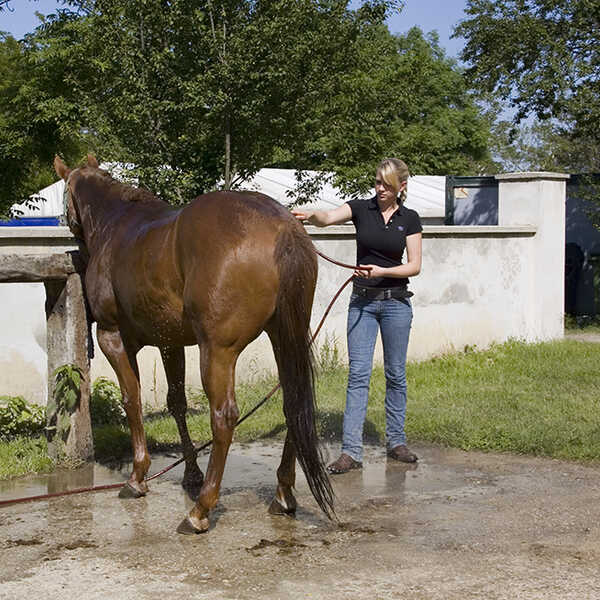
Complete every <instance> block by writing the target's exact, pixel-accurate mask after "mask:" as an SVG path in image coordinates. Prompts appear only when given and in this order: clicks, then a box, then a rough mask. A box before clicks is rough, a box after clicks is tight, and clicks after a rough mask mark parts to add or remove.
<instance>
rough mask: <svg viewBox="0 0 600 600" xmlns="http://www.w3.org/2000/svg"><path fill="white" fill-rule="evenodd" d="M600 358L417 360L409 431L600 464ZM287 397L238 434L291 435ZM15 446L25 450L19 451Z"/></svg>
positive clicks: (1, 467) (205, 424) (374, 429)
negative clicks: (284, 405)
mask: <svg viewBox="0 0 600 600" xmlns="http://www.w3.org/2000/svg"><path fill="white" fill-rule="evenodd" d="M599 364H600V344H597V343H588V342H578V341H574V340H568V339H566V340H561V341H556V342H548V343H540V344H523V343H520V342H508V343H506V344H501V345H495V346H493V347H492V348H490V349H489V350H486V351H482V352H478V351H473V350H472V349H469V351H467V352H465V353H460V354H452V355H447V356H442V357H438V358H433V359H430V360H427V361H424V362H420V363H409V365H408V368H407V377H408V391H409V403H408V410H407V418H406V431H407V435H408V438H409V440H410V441H411V442H429V443H434V444H440V445H443V446H451V447H456V448H462V449H464V450H483V451H495V452H496V451H497V452H513V453H519V454H532V455H540V456H548V457H554V458H562V459H569V460H579V461H598V460H600V408H599V399H600V376H599V374H598V365H599ZM326 366H327V369H325V370H321V372H320V373H319V377H318V379H317V398H318V405H319V424H318V427H319V433H320V436H321V437H322V438H323V439H326V440H339V439H340V434H341V427H342V415H343V410H344V402H345V387H346V377H347V370H346V369H345V368H344V367H342V366H339V365H337V366H336V361H331V360H328V361H327V362H326ZM275 383H276V381H275V380H269V381H262V382H259V383H257V384H254V385H242V386H239V387H238V389H237V397H238V405H239V407H240V413H241V414H244V413H245V412H246V411H247V410H249V409H250V408H252V407H253V406H254V405H255V404H256V403H257V402H259V401H260V399H261V398H263V397H264V395H266V393H267V392H268V391H269V390H270V389H271V388H272V387H273V386H274V385H275ZM384 390H385V378H384V375H383V370H382V369H381V368H380V367H377V368H375V370H374V372H373V377H372V381H371V396H370V401H369V408H368V411H367V420H366V423H365V438H366V440H367V441H370V442H376V443H383V439H384V431H385V411H384V406H383V395H384ZM188 396H189V397H190V407H191V411H190V412H191V415H190V416H189V417H188V424H189V428H190V431H191V434H192V437H193V439H195V440H197V441H200V442H203V441H205V440H207V439H209V437H210V426H209V418H208V411H207V407H206V400H205V398H204V397H203V394H201V393H200V394H198V393H196V394H191V395H190V394H188ZM281 402H282V401H281V392H278V393H277V394H276V395H275V396H274V397H273V398H271V400H269V401H268V402H267V404H266V405H265V406H264V407H262V408H261V409H260V410H259V411H258V412H257V413H256V414H255V415H254V416H252V417H251V418H250V419H248V420H247V421H246V422H245V423H243V424H242V425H241V426H240V427H239V428H238V429H237V430H236V433H235V440H236V441H238V442H247V441H252V440H256V439H265V438H271V439H272V438H280V439H282V438H283V436H284V435H285V424H284V419H283V413H282V410H281ZM145 428H146V434H147V438H148V445H149V448H150V449H151V451H158V450H165V449H172V448H176V447H178V443H179V435H178V432H177V428H176V426H175V423H174V421H173V419H172V418H171V417H170V416H168V414H167V413H154V414H148V415H147V417H146V423H145ZM94 441H95V448H96V456H97V458H98V459H99V460H101V461H112V460H119V459H122V458H123V457H126V456H128V455H130V452H131V450H130V441H129V433H128V430H127V428H126V427H119V426H103V427H96V428H95V429H94ZM13 444H14V445H15V448H20V449H15V450H10V447H12V445H13ZM19 444H22V446H19ZM26 444H30V445H31V448H32V453H33V455H34V456H36V457H38V458H36V459H35V460H34V459H33V458H32V459H29V458H27V459H26V460H27V463H26V465H25V466H23V467H18V469H19V470H18V471H15V472H9V471H10V469H11V468H17V467H16V464H17V463H18V462H19V461H18V460H17V459H15V458H14V456H16V455H17V454H18V455H19V456H21V457H25V456H26V454H27V450H26V448H27V445H26ZM43 452H44V444H43V443H41V442H36V441H35V440H33V441H29V442H25V441H23V440H18V441H15V442H11V443H10V444H0V477H7V476H11V475H18V474H22V473H24V472H31V471H40V470H46V469H47V468H48V466H47V463H45V462H44V461H43ZM11 453H12V454H11ZM13 455H14V456H13ZM11 457H12V458H11ZM5 463H6V464H5ZM7 465H8V466H7ZM11 465H13V467H11Z"/></svg>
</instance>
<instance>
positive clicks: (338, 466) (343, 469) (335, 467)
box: [327, 453, 362, 475]
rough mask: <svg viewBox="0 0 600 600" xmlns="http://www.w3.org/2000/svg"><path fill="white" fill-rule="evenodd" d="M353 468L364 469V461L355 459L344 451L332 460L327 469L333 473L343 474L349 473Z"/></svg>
mask: <svg viewBox="0 0 600 600" xmlns="http://www.w3.org/2000/svg"><path fill="white" fill-rule="evenodd" d="M352 469H362V463H361V462H358V461H357V460H354V459H353V458H352V457H351V456H349V455H348V454H345V453H342V455H341V456H340V457H339V458H338V459H337V460H336V461H335V462H332V463H331V464H330V465H329V466H328V467H327V470H328V471H329V472H330V473H331V474H332V475H341V474H342V473H347V472H348V471H351V470H352Z"/></svg>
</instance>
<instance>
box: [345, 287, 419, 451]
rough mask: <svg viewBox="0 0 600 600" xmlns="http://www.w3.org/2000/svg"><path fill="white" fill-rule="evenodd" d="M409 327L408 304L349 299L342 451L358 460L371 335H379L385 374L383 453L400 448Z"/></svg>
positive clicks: (392, 300)
mask: <svg viewBox="0 0 600 600" xmlns="http://www.w3.org/2000/svg"><path fill="white" fill-rule="evenodd" d="M411 323H412V306H411V304H410V300H408V299H402V300H397V299H395V298H390V299H389V300H369V299H367V298H363V297H362V296H358V295H356V294H352V296H351V298H350V306H349V308H348V358H349V361H350V372H349V374H348V388H347V392H346V410H345V412H344V433H343V438H342V452H344V453H346V454H349V455H350V456H351V457H352V458H353V459H354V460H357V461H359V462H360V461H362V447H363V444H362V438H363V425H364V422H365V417H366V414H367V403H368V401H369V382H370V380H371V371H372V368H373V352H374V350H375V341H376V340H377V332H378V330H381V341H382V343H383V364H384V372H385V383H386V386H385V433H386V440H387V442H386V443H387V447H388V449H391V448H395V447H396V446H398V445H400V444H405V443H406V434H405V433H404V417H405V414H406V351H407V348H408V337H409V334H410V326H411Z"/></svg>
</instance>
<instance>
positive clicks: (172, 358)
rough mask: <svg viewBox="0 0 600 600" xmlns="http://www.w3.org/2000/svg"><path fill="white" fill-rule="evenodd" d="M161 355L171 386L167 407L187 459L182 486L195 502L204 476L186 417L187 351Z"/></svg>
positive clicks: (163, 351)
mask: <svg viewBox="0 0 600 600" xmlns="http://www.w3.org/2000/svg"><path fill="white" fill-rule="evenodd" d="M160 354H161V356H162V360H163V365H164V367H165V374H166V377H167V383H168V385H169V390H168V392H167V406H168V407H169V412H170V413H171V415H173V418H174V419H175V423H176V424H177V429H178V430H179V437H180V438H181V446H182V450H183V457H184V458H185V471H184V474H183V481H182V482H181V485H182V486H183V489H184V490H185V491H186V492H187V493H188V495H189V497H190V498H192V499H193V500H195V499H196V498H197V497H198V494H199V493H200V488H201V487H202V483H203V481H204V475H203V473H202V471H201V470H200V467H199V466H198V463H197V461H196V458H197V454H196V450H195V449H194V444H193V442H192V439H191V438H190V433H189V431H188V426H187V422H186V417H185V415H186V412H187V401H186V398H185V351H184V349H183V348H182V347H179V348H160Z"/></svg>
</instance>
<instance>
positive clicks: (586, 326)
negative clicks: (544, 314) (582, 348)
mask: <svg viewBox="0 0 600 600" xmlns="http://www.w3.org/2000/svg"><path fill="white" fill-rule="evenodd" d="M576 332H577V333H579V332H585V333H600V316H598V315H595V316H591V315H580V316H577V317H575V316H573V315H565V333H576Z"/></svg>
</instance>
